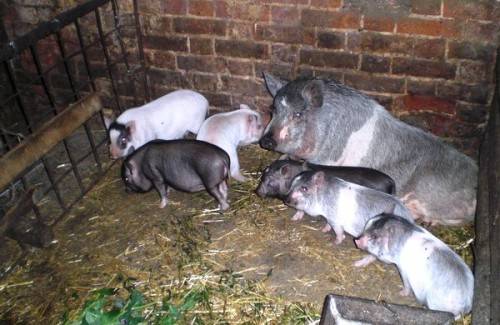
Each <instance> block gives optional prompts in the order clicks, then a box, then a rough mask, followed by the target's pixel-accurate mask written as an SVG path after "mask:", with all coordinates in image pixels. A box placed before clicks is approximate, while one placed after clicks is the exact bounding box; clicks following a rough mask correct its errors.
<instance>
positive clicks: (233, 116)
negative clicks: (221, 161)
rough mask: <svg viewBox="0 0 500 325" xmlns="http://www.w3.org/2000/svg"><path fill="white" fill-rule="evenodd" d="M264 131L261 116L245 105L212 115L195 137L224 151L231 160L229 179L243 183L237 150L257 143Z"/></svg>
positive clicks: (243, 178)
mask: <svg viewBox="0 0 500 325" xmlns="http://www.w3.org/2000/svg"><path fill="white" fill-rule="evenodd" d="M263 131H264V125H263V123H262V116H261V115H260V114H259V113H258V112H256V111H253V110H251V109H250V107H248V106H247V105H245V104H241V105H240V109H238V110H235V111H231V112H227V113H219V114H215V115H212V116H211V117H209V118H208V119H206V120H205V122H204V123H203V125H202V126H201V128H200V131H199V132H198V135H197V137H196V139H197V140H203V141H206V142H209V143H212V144H215V145H216V146H218V147H220V148H222V149H224V150H225V151H226V152H227V153H228V155H229V157H230V158H231V177H232V178H234V179H236V180H237V181H240V182H244V181H245V180H246V177H245V176H243V175H241V172H240V163H239V160H238V153H237V149H238V147H239V146H245V145H248V144H251V143H254V142H257V141H259V139H260V137H261V136H262V132H263Z"/></svg>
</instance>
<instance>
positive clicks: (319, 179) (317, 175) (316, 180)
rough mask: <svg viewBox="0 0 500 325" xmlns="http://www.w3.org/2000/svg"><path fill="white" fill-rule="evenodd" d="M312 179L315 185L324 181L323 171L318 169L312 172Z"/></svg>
mask: <svg viewBox="0 0 500 325" xmlns="http://www.w3.org/2000/svg"><path fill="white" fill-rule="evenodd" d="M312 181H313V183H314V184H315V185H321V184H323V183H325V172H324V171H319V172H316V173H314V175H313V178H312Z"/></svg>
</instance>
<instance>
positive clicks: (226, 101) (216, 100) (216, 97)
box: [202, 91, 231, 108]
mask: <svg viewBox="0 0 500 325" xmlns="http://www.w3.org/2000/svg"><path fill="white" fill-rule="evenodd" d="M202 94H203V96H205V98H206V99H207V100H208V102H209V103H210V106H215V107H219V108H221V107H227V108H229V107H231V96H230V95H227V94H222V93H220V92H216V93H214V92H207V91H202Z"/></svg>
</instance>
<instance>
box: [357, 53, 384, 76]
mask: <svg viewBox="0 0 500 325" xmlns="http://www.w3.org/2000/svg"><path fill="white" fill-rule="evenodd" d="M390 68H391V59H390V58H386V57H383V56H374V55H368V54H363V57H362V58H361V70H362V71H366V72H379V73H384V72H389V69H390Z"/></svg>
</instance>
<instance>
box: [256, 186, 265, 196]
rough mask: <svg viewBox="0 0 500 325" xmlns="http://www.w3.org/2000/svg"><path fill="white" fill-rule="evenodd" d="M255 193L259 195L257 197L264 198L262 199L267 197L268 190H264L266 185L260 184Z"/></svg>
mask: <svg viewBox="0 0 500 325" xmlns="http://www.w3.org/2000/svg"><path fill="white" fill-rule="evenodd" d="M255 193H257V195H258V196H259V197H262V198H263V197H265V196H266V189H265V188H264V185H263V184H259V186H258V187H257V189H256V190H255Z"/></svg>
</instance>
